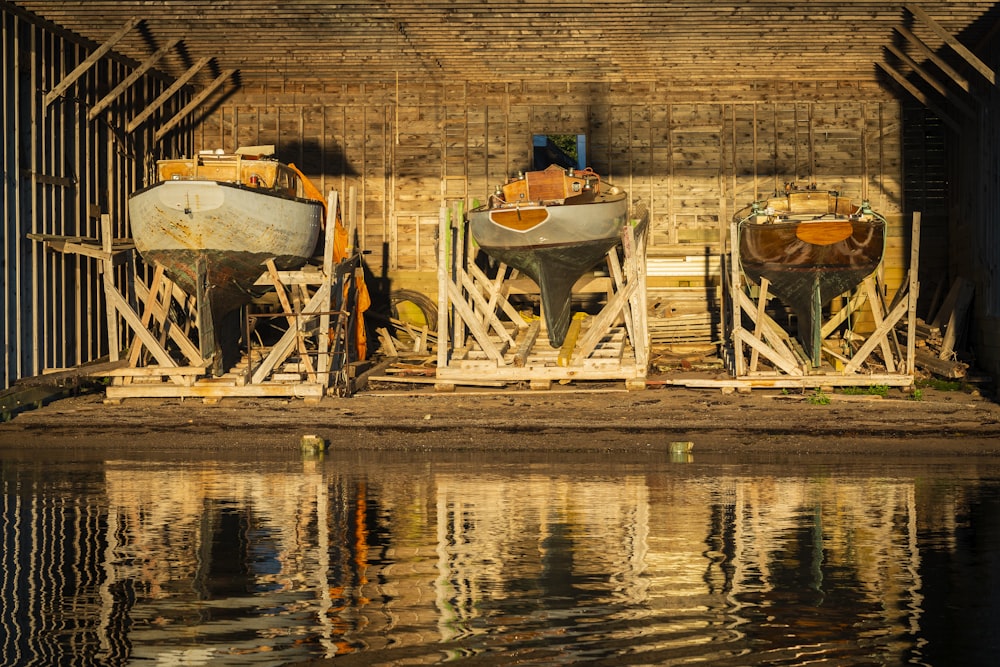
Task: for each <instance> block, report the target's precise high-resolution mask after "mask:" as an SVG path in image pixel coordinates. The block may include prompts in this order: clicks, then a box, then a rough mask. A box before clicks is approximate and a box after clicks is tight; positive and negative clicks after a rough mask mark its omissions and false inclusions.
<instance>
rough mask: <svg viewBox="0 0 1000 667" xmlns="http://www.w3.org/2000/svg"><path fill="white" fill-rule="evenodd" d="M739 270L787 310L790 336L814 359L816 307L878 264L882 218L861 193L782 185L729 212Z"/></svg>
mask: <svg viewBox="0 0 1000 667" xmlns="http://www.w3.org/2000/svg"><path fill="white" fill-rule="evenodd" d="M735 221H736V224H737V229H738V238H739V254H740V264H741V266H742V269H743V272H744V273H745V274H746V275H747V276H748V277H749V278H750V280H752V281H753V282H755V283H757V284H758V285H759V284H761V280H762V279H764V278H766V279H767V280H768V281H769V283H770V285H769V287H768V291H769V292H770V293H772V294H774V295H775V296H777V297H778V298H779V299H780V300H781V301H782V303H784V305H786V306H787V307H789V308H790V309H791V310H792V311H794V313H795V315H796V317H797V320H798V338H799V340H800V341H801V342H802V344H803V347H804V349H805V351H806V353H807V355H808V356H809V359H810V361H811V362H812V365H813V367H818V366H819V365H820V354H821V348H822V335H821V333H820V330H821V328H822V323H823V308H824V307H825V306H826V305H827V304H829V303H830V301H832V300H833V298H834V297H836V296H838V295H841V294H844V293H845V292H849V291H851V290H853V289H854V288H855V287H857V285H858V284H859V283H860V282H861V281H862V280H864V279H865V278H866V277H868V276H869V275H871V274H872V273H873V272H874V271H875V269H877V268H878V266H879V264H880V263H881V261H882V255H883V253H884V251H885V230H886V220H885V218H884V217H883V216H882V215H881V214H879V213H877V212H875V211H873V210H872V208H871V206H870V205H869V203H868V202H867V201H862V202H860V203H856V202H855V201H852V200H851V199H850V198H849V197H845V196H842V195H841V194H840V193H838V192H835V191H820V190H817V189H815V187H813V186H810V187H809V188H805V189H799V188H796V187H793V186H791V185H789V186H786V190H785V192H784V193H782V194H776V195H775V196H774V197H771V198H769V199H766V200H763V201H758V202H754V203H753V204H751V205H750V206H748V207H747V208H745V209H743V210H742V211H740V212H739V213H737V214H736V216H735Z"/></svg>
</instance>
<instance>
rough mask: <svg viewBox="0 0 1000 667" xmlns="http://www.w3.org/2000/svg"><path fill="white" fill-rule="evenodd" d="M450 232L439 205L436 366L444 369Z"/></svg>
mask: <svg viewBox="0 0 1000 667" xmlns="http://www.w3.org/2000/svg"><path fill="white" fill-rule="evenodd" d="M450 235H451V230H450V229H449V227H448V207H447V206H445V205H444V204H442V205H441V210H440V211H438V267H437V274H438V331H437V334H438V346H437V365H438V368H445V367H446V366H447V365H448V342H449V340H450V339H449V338H448V325H449V322H448V320H449V319H451V318H450V317H449V314H450V311H449V309H448V283H449V282H451V280H450V278H449V275H448V274H449V271H448V268H449V267H448V240H449V238H450Z"/></svg>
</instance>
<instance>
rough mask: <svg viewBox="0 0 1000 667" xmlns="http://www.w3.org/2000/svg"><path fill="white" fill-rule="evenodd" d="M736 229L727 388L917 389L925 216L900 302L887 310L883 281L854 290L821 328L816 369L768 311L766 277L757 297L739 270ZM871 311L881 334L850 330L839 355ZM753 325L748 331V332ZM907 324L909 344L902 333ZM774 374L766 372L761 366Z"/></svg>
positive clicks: (916, 223) (915, 233)
mask: <svg viewBox="0 0 1000 667" xmlns="http://www.w3.org/2000/svg"><path fill="white" fill-rule="evenodd" d="M737 233H738V232H737V226H736V224H735V223H734V224H733V225H732V227H731V231H730V252H729V254H728V263H727V266H726V268H727V269H728V275H727V276H726V278H727V285H726V286H727V290H728V297H729V298H728V301H727V306H728V309H729V312H728V313H727V314H726V317H725V318H724V320H725V322H726V325H727V329H728V331H727V332H726V333H727V336H726V339H727V342H728V344H729V349H728V351H729V359H728V362H729V366H730V370H731V373H732V375H733V380H732V381H729V382H726V381H723V383H722V384H725V385H728V386H735V387H738V388H753V387H771V388H773V387H778V388H820V387H836V386H898V387H911V386H913V382H914V366H915V362H914V360H915V340H916V308H917V297H918V295H919V283H918V281H917V268H918V258H919V250H920V214H919V213H914V215H913V224H912V235H911V248H910V266H909V270H908V273H907V277H908V280H907V282H905V283H904V284H903V285H902V286H901V288H900V289H899V291H898V293H897V294H896V298H895V300H894V302H893V303H892V304H891V305H890V306H889V307H888V308H887V307H885V305H884V304H883V301H882V290H881V284H880V281H879V279H878V278H877V277H876V275H872V276H869V277H867V278H865V280H864V281H863V282H862V283H861V285H860V286H859V287H858V289H857V290H855V291H854V292H853V293H852V294H851V295H850V296H849V298H848V299H847V300H846V303H845V305H844V307H843V308H841V309H840V310H839V311H838V312H836V313H835V314H833V315H831V316H830V317H829V318H828V319H827V320H826V321H825V322H823V325H822V328H821V337H822V340H823V346H822V349H823V356H824V363H823V364H822V365H821V366H820V367H819V368H813V367H812V364H811V363H810V361H809V360H808V358H807V355H805V353H804V352H803V351H802V350H801V347H800V345H799V344H798V342H797V341H795V340H794V339H793V338H792V337H791V336H790V335H789V334H788V333H787V332H786V331H785V330H784V329H783V328H782V327H781V325H779V324H778V323H777V322H775V321H774V319H772V318H771V317H770V316H769V315H768V314H767V313H766V312H765V306H766V304H767V301H768V298H769V294H768V289H769V285H768V281H767V279H766V278H765V279H763V280H762V281H761V285H759V286H758V288H757V295H756V297H753V296H751V291H750V285H749V284H748V283H747V281H746V279H745V277H744V275H743V272H742V270H741V269H740V257H739V243H738V238H737ZM862 313H865V314H867V315H868V316H870V317H871V319H872V321H873V323H874V330H873V331H872V332H871V333H870V334H868V335H867V337H864V336H861V335H859V334H857V333H855V332H853V331H846V332H844V334H843V335H842V337H841V338H840V339H839V340H840V341H841V342H842V343H843V345H844V347H845V348H846V349H843V350H838V349H836V347H835V346H834V343H835V341H834V339H833V338H832V336H833V334H834V333H835V332H838V331H840V330H841V329H842V328H843V325H844V324H845V322H847V321H848V318H850V317H851V316H856V315H859V314H862ZM745 323H748V324H749V326H745ZM901 323H905V328H906V334H905V343H901V342H900V341H899V339H898V336H897V332H898V330H899V327H900V326H901ZM876 351H877V352H878V353H879V356H880V364H879V365H880V366H881V367H883V368H880V369H878V370H873V369H872V368H871V366H872V365H873V364H872V363H871V360H872V355H873V354H874V353H875V352H876ZM762 360H763V361H766V362H767V365H768V366H769V368H768V369H763V368H762V366H761V361H762ZM678 383H683V384H687V385H688V386H715V385H719V384H720V383H719V382H718V381H696V380H691V381H687V382H685V381H683V380H682V381H680V382H678Z"/></svg>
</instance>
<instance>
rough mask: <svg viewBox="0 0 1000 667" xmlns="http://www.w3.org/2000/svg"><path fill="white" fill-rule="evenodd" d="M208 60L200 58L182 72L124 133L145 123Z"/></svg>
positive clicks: (126, 127) (134, 119)
mask: <svg viewBox="0 0 1000 667" xmlns="http://www.w3.org/2000/svg"><path fill="white" fill-rule="evenodd" d="M210 60H211V58H208V57H205V58H201V59H200V60H199V61H198V62H196V63H195V64H194V65H193V66H192V67H191V68H190V69H189V70H188V71H186V72H184V74H182V75H181V77H180V78H179V79H177V80H176V81H174V83H173V84H172V85H171V86H170V87H169V88H167V89H166V90H164V91H163V92H162V93H160V96H159V97H157V98H156V99H155V100H153V101H152V102H151V103H150V104H149V106H147V107H146V108H145V109H143V110H142V112H141V113H140V114H139V115H138V116H136V117H135V118H133V119H132V121H131V122H130V123H129V124H128V125H127V126H125V131H126V132H132V131H134V130H135V128H137V127H139V126H140V125H142V123H143V121H145V120H146V119H147V118H149V117H150V116H152V115H153V113H154V112H155V111H156V110H157V109H159V108H160V107H161V106H163V105H164V103H165V102H166V101H167V100H169V99H170V98H171V97H172V96H173V94H174V93H176V92H177V91H178V90H180V89H181V88H182V87H183V86H184V84H186V83H187V82H188V81H189V80H190V79H191V77H193V76H194V75H195V74H197V73H198V70H200V69H201V68H202V67H204V66H205V65H207V64H208V61H210Z"/></svg>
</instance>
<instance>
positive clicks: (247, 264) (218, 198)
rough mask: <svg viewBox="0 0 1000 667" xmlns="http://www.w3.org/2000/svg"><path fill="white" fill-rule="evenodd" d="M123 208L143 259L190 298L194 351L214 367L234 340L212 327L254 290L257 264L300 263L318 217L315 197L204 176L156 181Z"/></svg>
mask: <svg viewBox="0 0 1000 667" xmlns="http://www.w3.org/2000/svg"><path fill="white" fill-rule="evenodd" d="M128 208H129V220H130V224H131V227H132V235H133V237H134V241H135V246H136V249H137V250H138V251H139V254H140V255H141V256H142V258H143V260H144V261H145V262H147V263H148V264H150V265H152V264H153V263H154V262H155V263H159V264H161V265H162V266H163V268H164V271H165V273H166V275H167V276H168V277H169V278H170V279H171V280H173V281H174V282H175V283H177V285H178V286H179V287H180V288H181V289H182V290H184V291H185V292H186V293H187V294H189V295H191V296H193V297H196V298H197V299H198V302H199V317H200V318H201V321H200V322H199V335H200V339H201V340H200V342H201V353H202V356H203V358H204V359H206V360H209V359H214V360H215V361H214V362H213V367H214V369H215V370H217V371H218V370H219V369H221V368H222V367H224V366H225V365H226V364H228V363H230V362H231V361H232V359H231V357H232V353H231V350H232V349H234V348H235V343H236V340H235V338H234V337H233V335H232V333H233V332H231V331H225V332H224V331H221V330H220V329H219V328H220V327H221V326H223V324H224V322H225V321H226V320H227V319H228V318H229V317H230V315H232V314H233V313H234V312H235V311H237V310H238V309H239V308H240V307H242V306H244V305H246V304H247V303H249V302H250V301H251V300H252V299H253V298H254V297H255V296H259V295H260V293H261V291H262V290H260V289H259V288H255V287H254V282H255V281H256V280H257V278H258V277H260V274H261V273H262V272H263V271H264V270H265V267H264V263H265V262H266V261H267V260H269V259H272V260H274V262H275V264H276V266H277V267H278V268H279V269H282V270H285V269H294V268H298V267H300V266H302V265H303V264H304V263H305V262H306V261H307V260H308V258H309V257H311V256H312V255H313V253H314V250H315V248H316V241H317V239H318V237H319V232H320V229H321V226H322V220H323V206H322V203H320V202H317V201H312V200H307V199H300V198H297V197H290V196H284V195H279V194H275V193H273V192H271V191H266V190H258V189H254V188H251V187H247V186H243V185H240V184H236V183H227V182H217V181H204V180H172V181H161V182H159V183H156V184H155V185H152V186H150V187H148V188H145V189H143V190H140V191H138V192H136V193H135V194H133V195H132V196H131V197H130V198H129V202H128ZM230 328H231V327H230ZM237 332H238V329H237ZM237 336H238V333H237ZM223 356H225V357H227V358H225V359H223V358H222V357H223Z"/></svg>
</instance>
